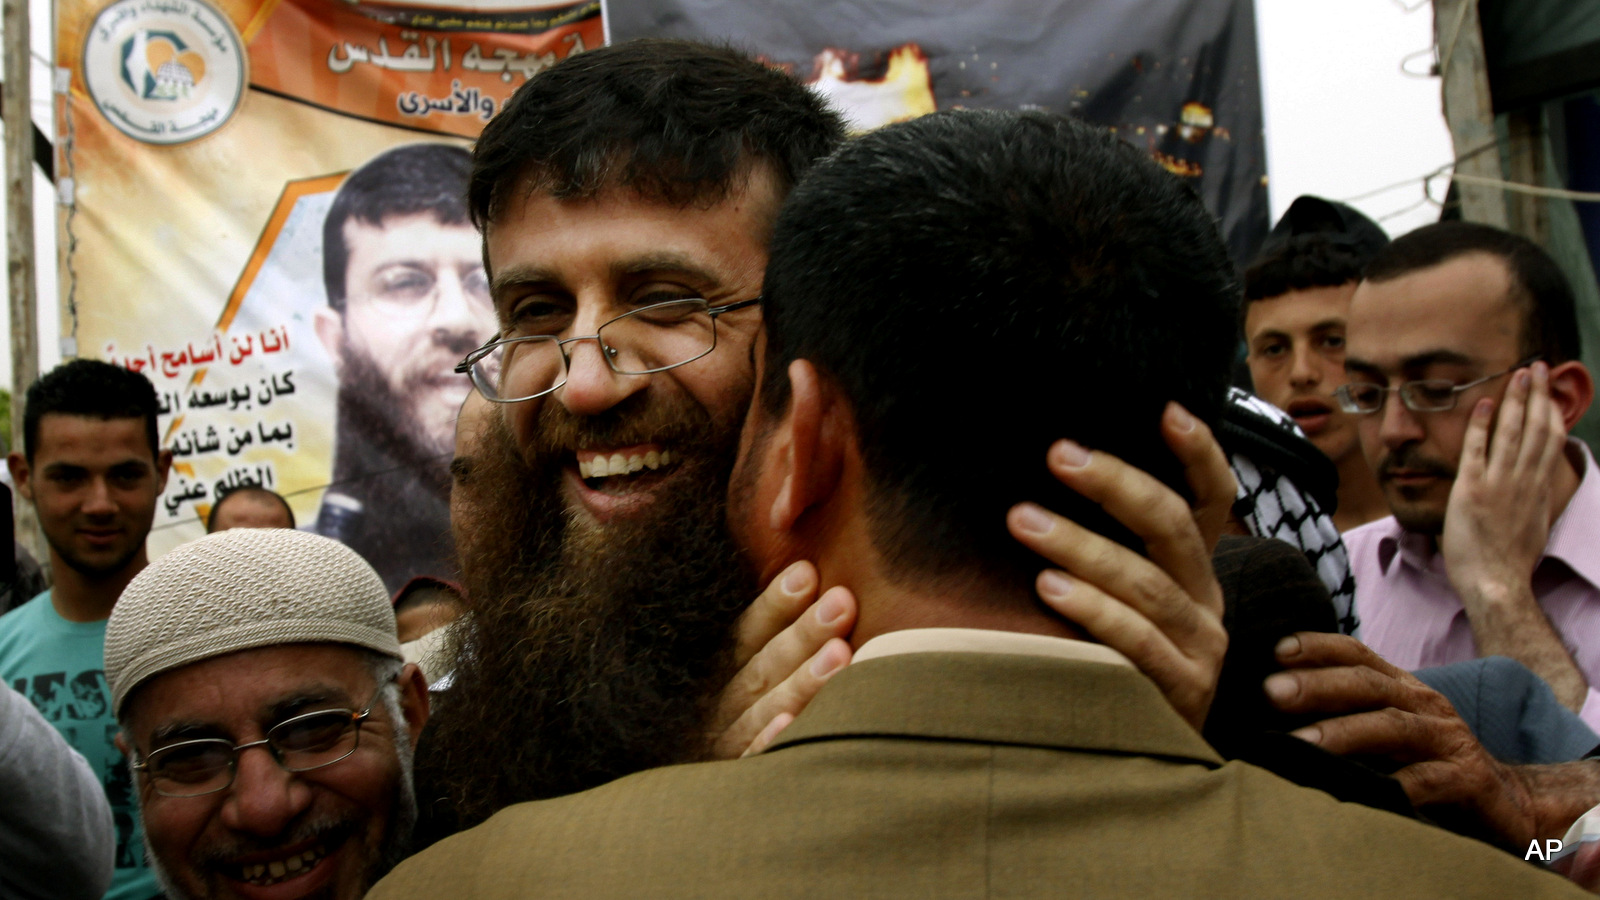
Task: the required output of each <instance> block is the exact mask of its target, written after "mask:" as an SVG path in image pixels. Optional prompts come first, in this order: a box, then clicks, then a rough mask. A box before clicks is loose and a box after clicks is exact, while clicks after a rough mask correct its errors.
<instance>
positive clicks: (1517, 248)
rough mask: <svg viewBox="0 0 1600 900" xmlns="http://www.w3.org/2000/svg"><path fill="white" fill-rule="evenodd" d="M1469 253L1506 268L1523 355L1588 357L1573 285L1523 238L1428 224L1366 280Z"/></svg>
mask: <svg viewBox="0 0 1600 900" xmlns="http://www.w3.org/2000/svg"><path fill="white" fill-rule="evenodd" d="M1468 253H1487V254H1489V255H1491V256H1494V257H1496V258H1497V259H1499V260H1500V261H1501V262H1502V263H1504V264H1505V267H1506V272H1507V273H1508V274H1509V275H1510V280H1511V290H1510V295H1509V297H1508V298H1507V299H1509V300H1510V301H1511V302H1512V303H1514V304H1516V305H1517V306H1518V307H1519V308H1520V309H1521V310H1522V313H1523V322H1522V346H1521V352H1520V354H1519V355H1520V356H1524V357H1528V356H1542V357H1544V360H1545V362H1547V363H1549V364H1551V365H1556V364H1558V363H1563V362H1567V361H1568V360H1574V359H1578V358H1579V357H1580V356H1581V355H1582V346H1581V344H1580V342H1579V338H1578V312H1577V304H1576V302H1575V301H1574V299H1573V295H1572V286H1571V285H1570V284H1569V283H1568V282H1567V277H1566V275H1564V274H1562V272H1561V267H1560V266H1559V265H1557V264H1556V261H1555V260H1554V259H1552V258H1551V257H1550V254H1548V253H1546V252H1545V251H1544V249H1543V248H1542V247H1540V246H1539V245H1538V244H1535V243H1534V242H1533V241H1530V240H1528V239H1527V238H1525V237H1522V236H1521V235H1516V234H1512V233H1511V232H1509V231H1502V230H1501V229H1499V228H1494V227H1491V226H1489V225H1480V224H1478V223H1476V222H1438V223H1436V224H1433V225H1425V226H1423V227H1422V228H1418V229H1417V230H1416V231H1413V232H1411V233H1409V234H1406V235H1403V236H1401V237H1398V238H1395V240H1394V242H1393V243H1391V244H1390V245H1389V246H1388V247H1387V248H1385V249H1384V250H1383V251H1382V252H1381V253H1379V254H1378V255H1377V256H1376V257H1374V258H1373V260H1372V262H1371V263H1369V264H1368V265H1367V269H1366V272H1365V273H1364V277H1365V278H1366V279H1367V280H1368V281H1374V282H1381V281H1392V280H1394V279H1396V278H1399V277H1401V276H1402V275H1406V274H1408V273H1410V272H1414V271H1417V270H1419V269H1428V268H1432V267H1433V266H1437V265H1440V264H1442V263H1445V262H1448V261H1450V260H1452V259H1455V258H1456V257H1458V256H1464V255H1466V254H1468Z"/></svg>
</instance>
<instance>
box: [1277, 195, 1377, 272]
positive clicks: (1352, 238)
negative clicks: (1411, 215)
mask: <svg viewBox="0 0 1600 900" xmlns="http://www.w3.org/2000/svg"><path fill="white" fill-rule="evenodd" d="M1312 234H1315V235H1320V236H1322V237H1324V238H1326V239H1327V240H1328V241H1329V242H1330V243H1332V244H1334V245H1335V246H1341V247H1345V248H1348V249H1349V250H1350V251H1351V252H1352V253H1354V254H1355V255H1356V256H1358V257H1360V259H1361V263H1362V265H1365V264H1366V263H1367V262H1368V261H1369V260H1371V259H1372V257H1374V256H1376V255H1377V254H1378V251H1379V250H1382V249H1383V248H1384V247H1386V246H1388V244H1389V235H1387V234H1385V233H1384V230H1383V229H1382V228H1380V227H1378V223H1377V222H1374V221H1372V220H1371V219H1369V218H1367V217H1366V216H1364V215H1362V214H1361V213H1360V212H1358V211H1357V210H1356V209H1355V208H1354V207H1352V206H1347V205H1345V204H1343V203H1340V202H1338V201H1337V200H1324V199H1323V198H1321V197H1313V196H1311V195H1310V194H1302V195H1301V196H1299V197H1296V198H1295V200H1294V202H1293V203H1291V204H1289V209H1288V211H1286V212H1285V213H1284V214H1283V218H1281V219H1279V220H1278V224H1276V225H1274V226H1272V231H1271V232H1269V233H1268V234H1267V239H1266V240H1265V241H1263V242H1262V243H1261V251H1260V255H1261V256H1265V255H1266V254H1267V253H1268V252H1269V251H1272V250H1276V249H1277V248H1278V247H1280V246H1282V245H1284V244H1287V243H1288V242H1289V241H1290V240H1291V239H1293V238H1297V237H1301V236H1304V235H1312Z"/></svg>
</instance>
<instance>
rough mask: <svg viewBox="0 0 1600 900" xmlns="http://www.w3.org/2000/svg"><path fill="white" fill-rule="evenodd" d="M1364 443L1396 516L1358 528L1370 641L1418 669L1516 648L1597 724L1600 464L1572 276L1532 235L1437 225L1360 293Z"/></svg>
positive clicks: (1351, 356)
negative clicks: (1579, 435)
mask: <svg viewBox="0 0 1600 900" xmlns="http://www.w3.org/2000/svg"><path fill="white" fill-rule="evenodd" d="M1348 342H1349V350H1348V355H1347V357H1346V361H1345V368H1346V370H1347V371H1348V373H1349V375H1350V379H1351V380H1350V383H1349V384H1347V385H1345V386H1344V387H1342V388H1341V389H1340V390H1339V400H1340V404H1341V406H1342V407H1344V409H1345V410H1346V411H1348V412H1351V413H1357V414H1362V415H1361V417H1360V420H1359V421H1360V425H1359V431H1360V437H1361V444H1362V450H1363V452H1364V453H1365V455H1366V457H1367V461H1368V463H1370V464H1371V466H1372V468H1373V471H1374V472H1375V473H1376V474H1377V477H1378V482H1379V484H1380V486H1381V487H1382V489H1383V492H1384V496H1385V499H1386V500H1387V501H1388V504H1389V508H1390V510H1391V511H1392V512H1393V513H1394V515H1393V516H1391V517H1389V518H1386V519H1382V520H1379V521H1377V522H1373V523H1371V524H1369V525H1365V526H1362V527H1360V528H1357V529H1355V530H1353V531H1350V532H1347V533H1346V534H1345V536H1344V537H1345V542H1346V544H1347V545H1348V547H1349V550H1350V560H1351V564H1352V566H1353V568H1354V571H1355V577H1356V606H1357V610H1358V613H1359V615H1360V618H1361V622H1362V629H1363V635H1362V637H1363V640H1365V641H1366V642H1367V643H1368V644H1369V645H1370V646H1372V648H1373V649H1375V650H1376V651H1377V652H1378V653H1380V654H1381V655H1383V656H1384V657H1385V658H1387V659H1388V660H1389V661H1390V662H1392V663H1394V664H1395V665H1397V666H1400V667H1402V668H1405V669H1418V668H1423V667H1428V666H1438V665H1443V664H1446V663H1452V662H1457V661H1460V660H1466V659H1472V658H1474V657H1479V656H1494V655H1499V656H1507V657H1510V658H1512V659H1515V660H1518V661H1520V662H1522V663H1523V664H1524V665H1526V666H1527V667H1528V668H1529V669H1531V670H1533V671H1534V672H1535V673H1536V674H1538V675H1539V676H1541V677H1542V678H1544V680H1545V681H1547V682H1548V683H1549V684H1550V687H1551V688H1552V689H1553V690H1554V691H1555V694H1556V696H1557V698H1558V699H1560V701H1561V702H1562V703H1563V704H1564V705H1566V706H1567V707H1568V708H1570V709H1572V710H1574V711H1575V712H1578V713H1579V714H1580V715H1581V716H1582V717H1583V719H1584V720H1585V721H1586V722H1587V723H1588V724H1589V725H1590V726H1591V727H1600V691H1597V690H1596V687H1595V686H1596V685H1600V553H1597V551H1596V548H1597V546H1600V544H1597V541H1600V475H1597V474H1595V473H1594V468H1595V461H1594V457H1593V455H1592V454H1591V453H1590V452H1589V450H1588V448H1587V447H1586V446H1584V444H1582V443H1581V442H1579V441H1577V440H1574V439H1572V438H1569V437H1567V433H1568V432H1569V431H1570V430H1571V429H1572V427H1573V426H1574V425H1575V424H1576V423H1577V421H1578V419H1579V418H1580V417H1581V416H1582V415H1583V414H1584V412H1585V411H1586V410H1587V409H1588V407H1589V404H1590V401H1591V400H1592V399H1593V397H1594V383H1593V379H1592V378H1591V376H1590V374H1589V371H1588V370H1587V369H1586V368H1585V367H1584V366H1583V364H1582V363H1581V362H1579V361H1578V357H1579V344H1578V328H1577V317H1576V313H1575V311H1574V302H1573V295H1572V291H1571V288H1570V287H1569V285H1568V284H1567V282H1566V280H1565V278H1564V277H1563V276H1562V274H1561V271H1560V270H1559V269H1558V268H1557V267H1556V264H1555V262H1554V261H1553V260H1552V259H1551V258H1550V257H1549V256H1548V255H1547V254H1546V253H1545V252H1544V251H1543V250H1541V249H1539V248H1538V247H1537V246H1536V245H1535V244H1533V243H1531V242H1529V241H1527V240H1525V239H1523V238H1520V237H1517V236H1515V235H1511V234H1508V233H1506V232H1503V231H1500V230H1498V229H1494V228H1490V227H1488V226H1483V225H1474V224H1468V223H1460V222H1451V223H1441V224H1438V225H1430V226H1428V227H1426V228H1422V229H1419V230H1418V231H1415V232H1412V233H1411V234H1408V235H1406V236H1404V237H1402V238H1400V239H1398V240H1396V241H1395V242H1394V243H1393V244H1391V245H1390V246H1389V247H1388V248H1387V249H1386V250H1384V251H1383V252H1382V253H1380V254H1379V256H1378V257H1377V258H1376V259H1374V260H1373V262H1372V263H1371V265H1370V266H1369V267H1368V269H1367V272H1366V277H1365V280H1364V281H1363V282H1362V283H1361V285H1360V287H1359V288H1358V289H1357V290H1356V294H1355V297H1354V298H1353V299H1352V301H1351V307H1350V319H1349V331H1348Z"/></svg>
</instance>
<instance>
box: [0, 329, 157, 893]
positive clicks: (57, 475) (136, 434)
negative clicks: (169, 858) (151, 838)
mask: <svg viewBox="0 0 1600 900" xmlns="http://www.w3.org/2000/svg"><path fill="white" fill-rule="evenodd" d="M6 462H7V465H8V466H9V467H10V469H11V476H12V479H13V480H14V481H15V482H16V485H17V491H18V493H20V494H21V495H22V496H23V497H24V498H25V499H27V500H29V501H31V502H32V503H33V505H34V507H35V508H36V509H37V510H38V513H39V527H40V529H41V530H43V532H44V536H45V540H46V541H47V542H48V543H49V544H50V565H51V569H52V571H53V573H54V576H55V587H54V588H53V589H52V590H49V591H45V592H44V593H42V594H40V595H39V596H37V597H35V598H33V599H32V600H30V601H28V602H27V603H26V604H24V605H22V606H20V607H18V608H16V609H14V610H12V611H11V612H9V613H7V614H5V615H4V616H0V679H3V680H4V681H5V682H6V683H7V684H9V685H11V686H12V687H13V688H16V690H17V691H18V692H19V693H21V694H22V695H23V696H25V697H27V698H28V699H29V701H31V702H32V703H33V705H34V706H35V707H36V708H37V709H38V710H39V712H40V713H41V714H43V715H44V717H45V718H46V719H47V720H49V721H50V723H51V724H52V725H54V726H55V727H56V728H57V730H59V731H60V732H61V734H62V736H63V737H65V738H66V739H67V741H68V742H69V743H71V744H72V746H73V747H75V748H76V749H77V750H78V752H79V753H82V754H83V756H84V758H86V759H87V760H88V761H89V764H90V765H91V766H93V767H94V769H95V771H96V772H97V773H98V774H99V775H100V780H101V783H102V784H103V785H104V786H105V790H106V799H107V800H109V801H110V803H111V810H112V815H113V817H114V818H115V820H116V827H117V850H116V860H115V864H116V871H115V875H114V876H113V877H112V881H111V890H110V891H108V892H107V893H106V900H151V898H155V897H159V896H161V887H160V885H159V884H157V882H156V879H155V875H154V874H153V873H152V872H151V871H150V869H149V867H148V866H146V864H145V857H144V840H143V837H142V835H141V834H140V830H139V822H138V808H139V798H138V797H137V796H136V795H135V794H134V792H133V788H132V784H131V782H130V781H129V778H128V769H127V766H126V764H125V763H124V762H123V759H122V755H121V753H119V752H118V750H117V748H116V744H115V743H114V741H115V738H116V735H117V721H116V717H115V716H114V715H113V714H112V710H111V703H110V696H111V695H110V691H109V690H108V689H107V687H106V681H105V675H104V673H103V672H102V669H103V668H104V652H103V651H104V645H105V633H106V619H107V617H109V616H110V615H111V607H112V606H113V605H114V604H115V603H116V602H117V597H118V596H120V595H121V594H122V589H123V588H124V587H126V586H127V584H128V582H129V581H131V580H132V579H133V576H135V575H137V574H138V573H139V571H140V570H142V569H143V568H144V567H145V566H146V565H147V564H148V562H149V557H148V556H147V555H146V553H145V538H146V537H147V536H148V535H149V534H150V525H151V522H152V521H154V519H155V509H156V499H157V498H158V497H160V496H161V491H162V489H163V488H165V486H166V481H167V470H168V469H169V468H170V466H171V464H172V456H171V454H170V453H167V452H164V451H161V450H160V449H159V447H158V441H157V437H156V393H155V388H154V387H152V386H151V384H150V382H149V381H148V380H146V379H145V377H144V376H142V375H139V374H138V373H136V372H130V371H128V370H126V369H123V368H120V367H118V366H113V365H109V364H107V363H103V362H96V361H94V360H81V359H80V360H74V361H72V362H69V363H66V364H64V365H61V366H58V367H57V368H55V369H54V370H52V371H51V372H50V373H49V374H47V375H45V376H44V377H43V378H40V379H39V380H38V381H37V382H35V383H34V384H33V386H32V387H30V388H29V389H28V396H27V406H26V410H25V414H24V418H23V452H22V453H13V454H11V456H10V457H9V458H8V459H7V460H6Z"/></svg>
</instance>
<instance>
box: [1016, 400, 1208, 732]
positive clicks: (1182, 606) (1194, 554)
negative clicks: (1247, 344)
mask: <svg viewBox="0 0 1600 900" xmlns="http://www.w3.org/2000/svg"><path fill="white" fill-rule="evenodd" d="M1161 431H1162V435H1163V437H1165V438H1166V441H1167V445H1168V446H1169V447H1171V448H1172V451H1173V453H1174V454H1176V455H1177V457H1178V459H1179V460H1180V461H1181V462H1182V463H1183V466H1184V471H1185V473H1186V476H1187V479H1188V482H1189V486H1190V488H1191V489H1192V490H1193V491H1194V495H1195V498H1196V506H1195V508H1194V509H1193V510H1191V509H1190V508H1189V505H1188V504H1187V503H1186V502H1184V500H1183V498H1182V497H1180V496H1178V494H1177V493H1176V492H1174V491H1173V490H1171V489H1170V488H1168V487H1167V486H1166V485H1164V484H1162V483H1161V482H1159V481H1157V480H1156V479H1155V478H1153V477H1151V476H1150V475H1149V474H1147V473H1145V472H1143V471H1141V470H1139V469H1136V468H1134V467H1133V466H1130V465H1128V464H1127V463H1124V462H1122V461H1121V460H1119V459H1117V458H1116V457H1114V456H1111V455H1109V454H1106V453H1091V452H1088V451H1086V450H1084V449H1083V448H1082V447H1080V446H1078V445H1077V444H1074V443H1072V442H1071V441H1058V442H1057V443H1056V444H1055V445H1054V446H1052V447H1051V448H1050V452H1049V454H1048V455H1047V457H1046V462H1047V464H1048V465H1049V467H1050V471H1051V472H1052V473H1053V474H1054V475H1055V476H1056V477H1057V478H1059V479H1060V480H1061V481H1062V483H1064V484H1066V485H1067V486H1068V487H1070V488H1072V489H1073V490H1075V491H1077V492H1078V493H1080V494H1082V495H1084V496H1085V497H1087V498H1089V499H1090V500H1092V501H1094V502H1095V503H1097V504H1099V505H1100V507H1101V508H1103V509H1104V510H1105V511H1106V512H1108V513H1110V514H1111V516H1112V517H1113V518H1115V519H1116V520H1117V521H1119V522H1121V523H1122V524H1123V525H1124V526H1126V527H1127V528H1128V529H1129V530H1130V531H1132V532H1133V533H1134V534H1135V535H1137V536H1138V537H1139V538H1140V539H1142V540H1143V541H1144V544H1145V550H1146V552H1147V553H1148V554H1149V556H1148V558H1146V557H1144V556H1140V555H1139V554H1138V553H1135V552H1134V551H1132V550H1129V549H1128V548H1126V547H1123V546H1122V545H1120V544H1118V543H1117V542H1115V541H1113V540H1110V539H1109V538H1105V537H1102V536H1100V535H1098V534H1095V533H1094V532H1091V531H1089V530H1088V529H1086V528H1084V527H1082V526H1080V525H1078V524H1077V523H1075V522H1072V521H1069V520H1067V519H1065V518H1063V517H1061V516H1059V515H1056V514H1055V513H1052V512H1050V511H1049V510H1046V509H1044V508H1042V507H1040V506H1037V505H1035V504H1032V503H1021V504H1018V505H1017V506H1015V507H1012V509H1011V511H1010V513H1009V514H1008V516H1007V520H1006V521H1007V525H1008V526H1009V527H1010V529H1011V534H1012V535H1013V536H1014V537H1016V539H1017V540H1019V541H1021V542H1022V543H1023V544H1025V545H1027V546H1028V547H1029V548H1030V549H1032V550H1033V551H1034V552H1036V553H1038V554H1039V555H1041V556H1043V557H1044V558H1046V559H1048V560H1050V561H1051V562H1053V563H1055V564H1056V565H1057V566H1059V567H1060V568H1059V569H1046V570H1045V571H1044V572H1043V573H1041V574H1040V575H1039V578H1038V582H1037V585H1036V586H1037V589H1038V591H1039V596H1040V598H1041V599H1043V600H1044V602H1045V603H1046V604H1047V605H1049V606H1050V608H1052V609H1054V610H1055V611H1056V612H1058V613H1060V614H1061V615H1062V616H1064V617H1065V618H1067V619H1068V620H1070V621H1071V622H1073V623H1074V624H1076V625H1078V626H1080V627H1081V628H1083V629H1084V630H1085V631H1087V632H1088V633H1089V634H1090V635H1092V636H1093V637H1094V638H1095V639H1096V640H1098V641H1100V642H1101V643H1103V644H1105V645H1106V646H1108V647H1111V648H1112V649H1114V650H1117V651H1118V652H1120V653H1122V654H1123V655H1124V656H1126V657H1128V658H1129V659H1130V660H1132V661H1133V664H1134V665H1135V666H1137V667H1138V668H1139V670H1140V671H1142V672H1143V673H1144V674H1145V675H1147V676H1148V677H1149V678H1150V679H1151V680H1152V681H1154V682H1155V683H1156V685H1157V686H1159V687H1160V688H1161V691H1162V693H1163V694H1165V695H1166V697H1167V701H1168V702H1169V703H1171V704H1172V706H1173V708H1174V709H1176V710H1177V711H1178V714H1179V715H1181V716H1183V718H1184V719H1185V720H1187V721H1188V722H1189V723H1190V724H1191V725H1193V726H1194V728H1195V730H1196V731H1198V730H1200V728H1201V726H1202V725H1203V724H1204V723H1205V719H1206V713H1207V712H1209V711H1210V709H1211V700H1212V698H1213V697H1214V696H1215V695H1216V690H1217V675H1218V673H1219V672H1220V671H1221V669H1222V658H1223V656H1224V655H1225V654H1226V652H1227V649H1228V634H1227V632H1226V631H1225V630H1224V629H1223V627H1222V587H1221V585H1219V584H1218V583H1217V578H1216V573H1215V572H1213V571H1212V568H1211V553H1212V551H1213V550H1215V549H1216V545H1217V540H1218V539H1219V538H1220V537H1221V535H1222V530H1223V527H1224V525H1225V524H1226V522H1227V518H1228V511H1229V509H1230V508H1231V507H1232V505H1233V499H1234V491H1235V487H1236V485H1235V483H1234V479H1233V472H1232V470H1230V469H1229V468H1228V460H1227V457H1226V455H1224V454H1223V452H1222V448H1221V447H1220V446H1218V445H1217V442H1216V440H1215V439H1214V438H1213V437H1212V435H1211V430H1210V429H1209V428H1207V427H1206V426H1205V425H1204V424H1203V423H1201V422H1199V421H1198V420H1196V419H1195V418H1194V417H1193V416H1191V415H1189V413H1188V412H1187V411H1185V410H1184V409H1183V408H1182V407H1180V406H1178V405H1177V404H1168V406H1167V409H1166V412H1165V413H1164V414H1163V416H1162V419H1161Z"/></svg>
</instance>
